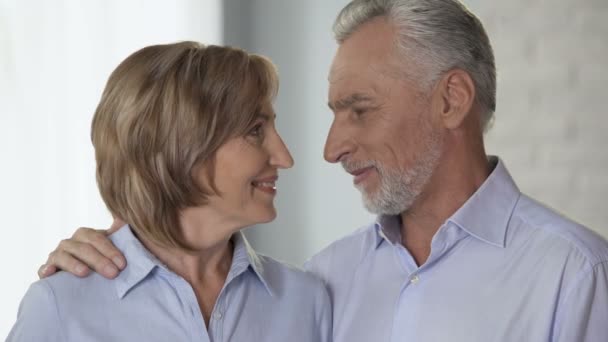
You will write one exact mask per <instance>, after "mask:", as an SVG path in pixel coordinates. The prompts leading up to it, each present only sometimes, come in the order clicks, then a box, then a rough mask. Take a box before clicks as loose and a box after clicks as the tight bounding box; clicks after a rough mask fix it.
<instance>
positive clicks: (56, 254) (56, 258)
mask: <svg viewBox="0 0 608 342" xmlns="http://www.w3.org/2000/svg"><path fill="white" fill-rule="evenodd" d="M64 241H68V240H64ZM64 241H62V242H61V243H60V244H59V246H58V247H57V249H56V250H54V251H53V252H52V253H51V254H49V257H48V259H47V261H46V264H45V265H43V267H42V268H41V269H40V271H39V275H40V273H42V274H43V277H46V276H49V275H51V274H53V273H55V272H57V271H58V270H59V269H61V270H64V271H67V272H70V273H72V274H74V275H75V276H78V277H85V276H87V275H88V274H89V273H90V269H89V268H88V267H87V266H86V265H85V264H84V263H82V262H81V261H79V260H78V259H76V258H75V257H74V256H72V254H70V253H68V252H66V245H67V244H66V243H65V242H64Z"/></svg>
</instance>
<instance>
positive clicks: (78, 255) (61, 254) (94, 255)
mask: <svg viewBox="0 0 608 342" xmlns="http://www.w3.org/2000/svg"><path fill="white" fill-rule="evenodd" d="M47 265H53V266H55V267H57V268H60V269H62V270H64V271H68V272H70V273H73V274H75V275H77V276H79V277H83V276H86V275H88V274H89V272H90V269H89V267H90V268H91V269H93V270H94V271H95V272H97V273H99V274H101V275H102V276H104V277H106V278H108V279H113V278H115V277H116V276H117V275H118V273H119V269H118V267H117V266H116V265H114V263H113V262H112V260H110V259H109V258H107V257H105V256H104V255H103V254H102V253H100V252H99V251H98V250H97V249H96V248H95V247H94V246H93V245H91V244H89V243H86V242H79V241H76V240H75V239H69V240H63V241H61V243H60V244H59V246H58V247H57V249H56V250H55V251H54V252H53V253H51V254H50V256H49V261H48V262H47Z"/></svg>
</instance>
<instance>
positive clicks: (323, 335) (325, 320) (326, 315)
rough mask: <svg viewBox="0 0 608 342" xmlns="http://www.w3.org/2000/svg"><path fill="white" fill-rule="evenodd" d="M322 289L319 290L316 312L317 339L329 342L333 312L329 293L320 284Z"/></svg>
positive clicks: (330, 339)
mask: <svg viewBox="0 0 608 342" xmlns="http://www.w3.org/2000/svg"><path fill="white" fill-rule="evenodd" d="M321 287H322V291H319V292H320V296H319V300H318V302H319V303H318V305H317V312H318V315H317V317H318V324H317V326H318V327H319V339H318V341H320V342H331V341H332V340H333V338H332V336H333V314H332V312H333V311H332V306H331V300H330V299H329V293H328V292H327V289H326V288H325V286H321Z"/></svg>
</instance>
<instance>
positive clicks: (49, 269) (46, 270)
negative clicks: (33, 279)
mask: <svg viewBox="0 0 608 342" xmlns="http://www.w3.org/2000/svg"><path fill="white" fill-rule="evenodd" d="M55 272H57V268H56V267H55V266H53V265H47V264H43V265H42V266H40V268H39V269H38V278H39V279H42V278H46V277H48V276H50V275H53V274H55Z"/></svg>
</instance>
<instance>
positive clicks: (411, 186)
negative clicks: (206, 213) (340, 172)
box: [342, 135, 442, 215]
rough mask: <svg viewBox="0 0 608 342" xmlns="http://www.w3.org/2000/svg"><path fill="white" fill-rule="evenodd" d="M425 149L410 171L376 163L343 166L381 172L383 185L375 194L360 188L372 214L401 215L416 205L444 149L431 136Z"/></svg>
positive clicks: (435, 138) (364, 201)
mask: <svg viewBox="0 0 608 342" xmlns="http://www.w3.org/2000/svg"><path fill="white" fill-rule="evenodd" d="M424 147H425V148H424V150H423V151H422V152H421V153H419V154H417V155H416V157H415V158H414V161H413V165H414V166H413V167H411V168H410V169H408V170H390V169H388V168H386V167H384V166H383V165H382V164H381V163H380V162H378V161H375V160H371V161H368V162H365V163H349V162H343V163H342V166H343V167H344V169H345V170H347V171H349V170H351V171H352V170H356V169H361V168H364V167H369V166H372V167H374V168H375V170H376V172H378V178H379V181H380V186H379V188H378V189H377V190H376V191H374V192H373V193H370V192H366V191H365V190H364V189H363V187H362V186H357V188H358V189H359V191H361V194H362V196H363V205H364V206H365V208H366V209H367V210H368V211H369V212H371V213H373V214H378V215H398V214H400V213H402V212H405V211H406V210H408V209H409V208H410V207H411V206H412V205H413V204H414V202H415V201H416V199H417V198H418V196H419V195H420V193H421V192H422V190H423V189H424V187H425V186H426V185H427V184H428V182H429V180H430V178H431V176H432V175H433V173H434V171H435V169H436V168H437V164H438V163H439V158H440V156H441V150H442V141H441V138H440V137H438V136H436V135H431V136H430V137H429V140H428V141H427V143H426V144H425V146H424Z"/></svg>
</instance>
